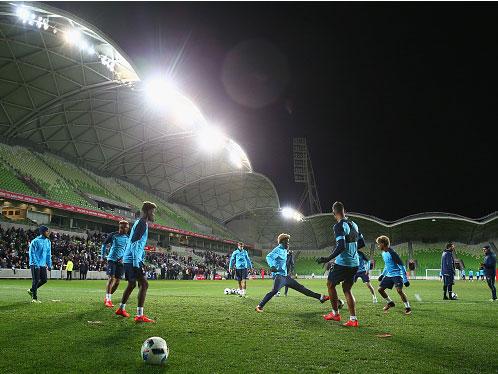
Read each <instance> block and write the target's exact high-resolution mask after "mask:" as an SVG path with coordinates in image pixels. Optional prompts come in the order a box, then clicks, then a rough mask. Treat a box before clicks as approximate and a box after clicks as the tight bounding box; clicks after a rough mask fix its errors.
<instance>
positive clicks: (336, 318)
mask: <svg viewBox="0 0 498 374" xmlns="http://www.w3.org/2000/svg"><path fill="white" fill-rule="evenodd" d="M323 319H324V320H325V321H337V322H339V321H340V320H341V315H340V314H334V312H330V313H329V314H325V315H324V316H323Z"/></svg>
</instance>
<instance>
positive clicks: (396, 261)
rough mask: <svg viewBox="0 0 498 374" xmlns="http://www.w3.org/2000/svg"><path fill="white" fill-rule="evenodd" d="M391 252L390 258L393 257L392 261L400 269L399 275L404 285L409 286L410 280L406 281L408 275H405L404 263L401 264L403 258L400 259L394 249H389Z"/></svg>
mask: <svg viewBox="0 0 498 374" xmlns="http://www.w3.org/2000/svg"><path fill="white" fill-rule="evenodd" d="M389 253H390V254H391V258H392V259H393V261H394V263H395V264H396V265H397V266H398V268H399V270H401V277H402V278H403V283H404V284H405V286H406V287H408V286H410V282H409V281H408V276H407V275H406V268H405V265H403V260H401V257H399V255H398V254H397V253H396V252H394V251H389Z"/></svg>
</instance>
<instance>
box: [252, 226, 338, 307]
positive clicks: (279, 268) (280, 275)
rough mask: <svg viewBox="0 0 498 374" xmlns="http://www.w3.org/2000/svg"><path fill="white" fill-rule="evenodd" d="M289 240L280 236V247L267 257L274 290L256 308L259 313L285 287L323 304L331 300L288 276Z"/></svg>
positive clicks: (283, 235)
mask: <svg viewBox="0 0 498 374" xmlns="http://www.w3.org/2000/svg"><path fill="white" fill-rule="evenodd" d="M289 239H290V235H288V234H280V235H279V236H278V239H277V241H278V245H277V246H276V247H275V248H273V250H272V251H271V252H270V253H268V255H267V256H266V262H267V263H268V265H269V266H270V270H271V272H272V276H273V288H272V290H271V291H270V292H268V293H267V294H266V295H265V297H264V298H263V300H261V302H260V303H259V304H258V306H257V307H256V312H258V313H262V312H263V308H264V306H265V305H266V303H267V302H268V301H270V300H271V298H272V297H273V296H275V295H276V294H277V292H278V291H279V290H280V289H281V288H282V287H285V286H289V288H292V289H293V290H296V291H297V292H300V293H302V294H303V295H306V296H309V297H312V298H314V299H317V300H318V301H320V302H321V303H322V304H323V303H324V302H325V301H327V300H329V299H330V298H329V297H328V296H325V295H320V294H319V293H316V292H313V291H311V290H309V289H307V288H306V287H304V286H303V285H302V284H300V283H299V282H297V281H296V280H295V279H292V278H291V276H290V275H288V274H287V250H288V248H289Z"/></svg>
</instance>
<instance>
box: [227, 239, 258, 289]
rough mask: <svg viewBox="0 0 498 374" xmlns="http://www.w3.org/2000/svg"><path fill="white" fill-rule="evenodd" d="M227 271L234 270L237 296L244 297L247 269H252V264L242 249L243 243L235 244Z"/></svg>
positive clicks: (245, 251)
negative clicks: (237, 289)
mask: <svg viewBox="0 0 498 374" xmlns="http://www.w3.org/2000/svg"><path fill="white" fill-rule="evenodd" d="M228 266H229V267H228V271H229V272H231V271H232V270H233V269H235V279H236V280H237V282H239V296H240V297H245V296H246V287H247V282H246V281H247V279H248V274H249V273H248V269H252V262H251V259H250V258H249V254H248V253H247V250H245V249H244V243H241V242H239V243H237V248H236V249H235V250H234V251H233V253H232V256H230V262H229V265H228Z"/></svg>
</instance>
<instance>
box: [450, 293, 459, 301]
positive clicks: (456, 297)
mask: <svg viewBox="0 0 498 374" xmlns="http://www.w3.org/2000/svg"><path fill="white" fill-rule="evenodd" d="M451 298H452V299H454V300H457V299H458V295H457V294H456V293H455V292H452V293H451Z"/></svg>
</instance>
